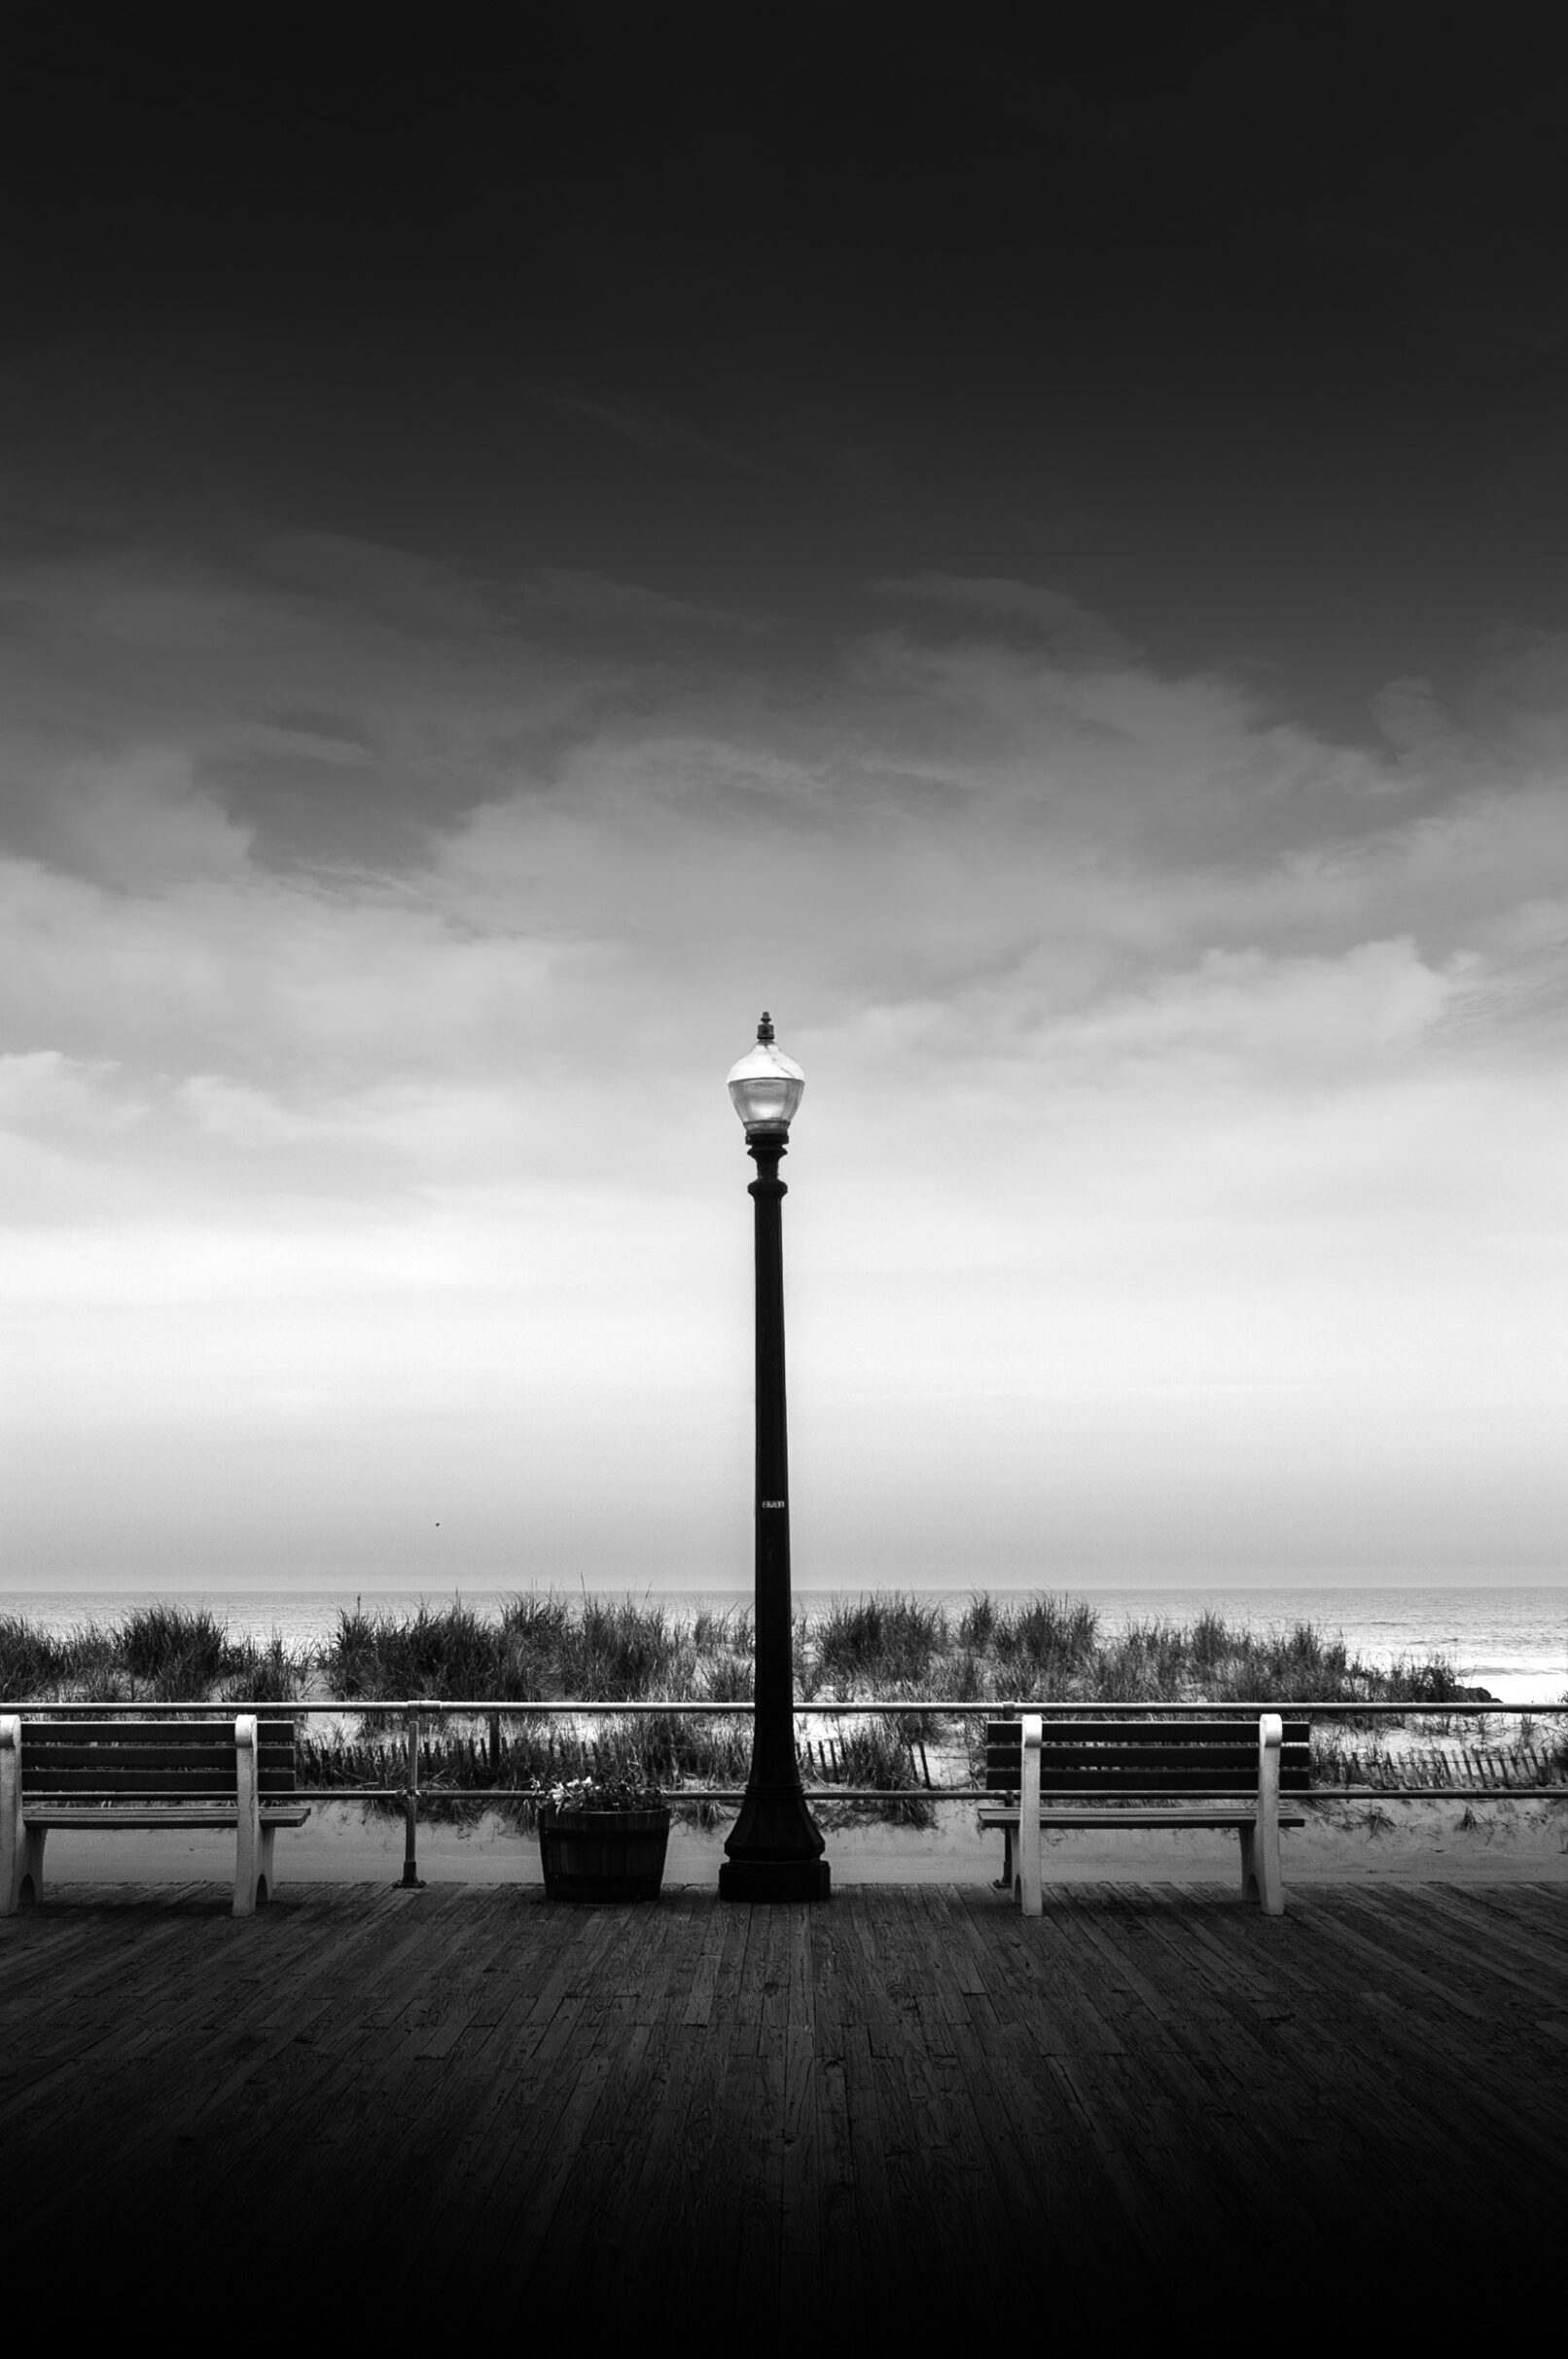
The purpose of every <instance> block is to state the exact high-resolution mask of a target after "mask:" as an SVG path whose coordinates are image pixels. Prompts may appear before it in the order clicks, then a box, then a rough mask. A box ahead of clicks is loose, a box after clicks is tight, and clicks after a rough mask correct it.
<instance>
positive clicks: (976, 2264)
mask: <svg viewBox="0 0 1568 2359" xmlns="http://www.w3.org/2000/svg"><path fill="white" fill-rule="evenodd" d="M1290 1904H1291V1905H1290V1913H1289V1914H1288V1915H1287V1916H1286V1917H1285V1918H1283V1919H1282V1920H1279V1921H1276V1922H1270V1921H1268V1920H1267V1919H1265V1918H1263V1917H1261V1916H1259V1915H1258V1914H1257V1913H1255V1912H1252V1911H1249V1910H1244V1909H1242V1908H1241V1907H1240V1906H1239V1905H1238V1904H1237V1902H1236V1900H1235V1898H1234V1897H1233V1894H1232V1893H1231V1891H1230V1890H1229V1888H1224V1889H1222V1888H1220V1887H1219V1886H1215V1887H1212V1888H1211V1887H1207V1886H1193V1885H1185V1886H1175V1885H1163V1886H1161V1885H1126V1884H1099V1885H1078V1886H1075V1887H1070V1888H1060V1887H1058V1888H1056V1889H1054V1890H1051V1891H1048V1895H1047V1900H1046V1913H1045V1916H1044V1919H1043V1920H1042V1921H1040V1922H1038V1923H1031V1922H1027V1921H1025V1920H1024V1919H1022V1918H1020V1917H1019V1916H1018V1915H1017V1914H1016V1912H1015V1911H1013V1910H1012V1909H1011V1908H1009V1907H1007V1906H1006V1905H1004V1904H1003V1903H1002V1902H1001V1901H1000V1900H999V1899H997V1898H995V1897H994V1896H993V1895H991V1894H989V1893H988V1892H986V1891H984V1890H983V1889H982V1890H973V1889H969V1888H959V1887H956V1886H942V1885H927V1886H921V1887H900V1888H889V1887H881V1888H876V1887H866V1888H861V1889H858V1890H852V1891H844V1892H841V1893H839V1894H838V1895H837V1897H836V1898H835V1900H834V1901H833V1902H832V1904H831V1905H830V1906H829V1907H827V1908H823V1909H818V1910H808V1909H775V1910H771V1911H769V1910H763V1909H758V1910H751V1909H746V1908H733V1907H731V1908H725V1907H722V1906H720V1905H719V1903H718V1902H717V1901H716V1900H715V1899H714V1898H713V1896H712V1895H711V1894H710V1893H709V1892H706V1891H695V1890H691V1889H684V1890H678V1891H674V1892H667V1893H666V1894H665V1896H664V1899H663V1901H662V1902H661V1903H660V1904H659V1905H657V1906H647V1907H642V1908H598V1909H573V1908H567V1907H562V1906H552V1905H550V1904H548V1903H547V1902H545V1901H544V1900H543V1899H542V1898H541V1897H540V1895H539V1894H538V1893H537V1892H536V1891H532V1890H523V1889H508V1888H505V1887H502V1888H496V1887H488V1888H475V1887H471V1886H461V1885H445V1886H440V1887H437V1886H433V1887H432V1888H431V1889H429V1890H428V1891H425V1892H423V1893H399V1892H394V1891H391V1890H385V1889H374V1888H371V1887H368V1886H365V1885H338V1886H333V1885H314V1886H310V1887H295V1888H294V1889H293V1890H292V1891H291V1890H290V1889H289V1888H288V1887H287V1886H285V1887H284V1890H283V1893H282V1894H281V1896H280V1898H279V1900H278V1901H277V1902H275V1903H274V1904H273V1906H272V1907H271V1908H270V1909H268V1910H267V1911H265V1912H262V1913H261V1914H260V1915H259V1916H257V1917H256V1918H255V1919H253V1920H251V1921H250V1922H248V1923H235V1922H234V1921H232V1919H231V1918H230V1916H229V1915H228V1914H227V1913H226V1907H227V1902H226V1896H225V1895H224V1894H223V1893H221V1892H220V1890H219V1889H218V1888H217V1887H216V1886H212V1885H203V1886H196V1887H187V1888H184V1889H174V1888H168V1889H160V1890H156V1891H153V1890H148V1889H145V1888H138V1887H130V1886H118V1887H110V1886H101V1887H100V1886H80V1885H79V1886H74V1887H72V1886H56V1887H55V1897H54V1898H53V1900H52V1902H51V1904H50V1906H49V1907H48V1908H46V1909H44V1910H41V1911H34V1912H27V1913H24V1914H23V1915H22V1916H20V1917H18V1918H15V1919H12V1920H9V1921H6V1922H5V1923H3V1924H0V2131H3V2144H0V2152H3V2154H4V2156H5V2158H6V2188H7V2194H6V2204H7V2227H8V2232H9V2233H8V2236H7V2244H8V2249H9V2254H10V2260H9V2269H10V2273H11V2285H12V2290H13V2293H15V2291H16V2288H17V2286H18V2281H19V2280H18V2270H20V2269H21V2268H22V2265H21V2263H20V2261H19V2259H18V2256H19V2255H21V2254H23V2253H26V2254H29V2255H31V2256H32V2257H33V2264H32V2265H33V2266H38V2267H41V2268H42V2269H43V2270H44V2272H45V2274H46V2275H47V2276H56V2278H57V2272H58V2271H59V2270H61V2269H62V2267H65V2266H67V2263H68V2265H69V2270H70V2273H69V2277H68V2279H67V2280H66V2288H65V2290H67V2291H68V2295H69V2301H70V2305H71V2306H70V2310H69V2313H62V2315H64V2314H70V2315H72V2316H75V2317H82V2316H84V2315H88V2314H90V2312H91V2308H92V2303H93V2300H94V2298H96V2299H97V2300H99V2301H101V2304H102V2305H103V2308H104V2311H105V2314H106V2315H109V2316H116V2317H119V2318H121V2319H122V2320H128V2319H129V2318H130V2317H131V2316H132V2315H133V2313H134V2312H135V2311H136V2310H137V2309H139V2308H141V2307H145V2308H146V2309H147V2310H148V2312H149V2314H155V2313H156V2314H161V2315H162V2316H163V2317H164V2318H165V2319H167V2318H168V2316H169V2315H170V2314H171V2312H172V2310H173V2309H175V2308H187V2307H189V2305H192V2304H194V2303H196V2302H200V2303H205V2302H207V2301H209V2300H232V2299H233V2298H234V2293H235V2287H236V2283H239V2282H243V2283H244V2284H246V2285H247V2286H249V2287H253V2289H254V2298H255V2299H256V2300H257V2301H259V2302H261V2303H262V2305H263V2309H264V2311H265V2312H267V2314H275V2315H277V2316H279V2317H286V2316H287V2315H289V2314H290V2313H291V2312H295V2313H297V2314H298V2315H299V2316H300V2317H301V2318H302V2319H305V2318H308V2319H310V2320H312V2321H313V2322H314V2323H316V2324H326V2323H328V2322H329V2321H330V2320H331V2318H332V2317H334V2316H338V2315H340V2316H341V2317H342V2318H343V2319H344V2320H345V2321H349V2320H354V2319H358V2320H360V2321H362V2322H365V2323H367V2324H368V2323H371V2322H376V2323H384V2322H385V2321H386V2320H387V2319H388V2318H396V2319H399V2320H403V2321H407V2322H411V2321H412V2320H413V2319H414V2318H415V2317H416V2316H417V2315H418V2314H419V2313H420V2311H421V2309H422V2308H423V2307H424V2306H428V2308H429V2310H430V2312H431V2314H432V2315H434V2316H437V2317H440V2318H443V2319H445V2321H446V2322H447V2323H448V2324H449V2325H452V2326H454V2327H455V2326H457V2325H459V2324H460V2323H461V2322H463V2321H464V2320H471V2321H474V2322H476V2323H478V2322H480V2321H482V2320H486V2319H490V2318H493V2317H494V2316H496V2315H498V2314H499V2315H500V2316H502V2317H510V2318H512V2319H513V2320H514V2322H515V2324H516V2327H517V2333H518V2336H519V2337H521V2336H522V2335H523V2334H524V2332H525V2328H526V2322H527V2321H529V2320H530V2319H531V2320H532V2321H533V2322H534V2324H535V2325H538V2324H540V2323H542V2322H544V2321H546V2320H549V2319H551V2318H552V2317H555V2316H561V2317H564V2316H566V2315H568V2314H569V2313H570V2308H571V2305H573V2304H580V2305H581V2307H580V2308H579V2309H578V2310H577V2313H576V2314H577V2316H578V2318H579V2322H580V2331H581V2334H582V2336H583V2338H584V2340H583V2341H582V2342H581V2344H580V2347H583V2348H587V2349H593V2348H596V2347H598V2337H599V2336H600V2335H601V2334H603V2335H604V2336H606V2337H608V2336H609V2335H610V2334H611V2333H612V2330H619V2331H621V2332H623V2333H624V2332H627V2331H633V2332H634V2331H636V2330H637V2328H638V2325H639V2323H640V2324H641V2327H642V2328H643V2330H644V2331H646V2330H647V2328H648V2327H649V2325H650V2323H651V2321H653V2320H654V2319H656V2318H658V2317H659V2316H660V2315H661V2314H663V2313H665V2312H666V2311H667V2313H668V2314H669V2315H670V2316H672V2317H675V2318H678V2319H679V2320H680V2321H681V2322H682V2324H683V2327H684V2328H687V2329H691V2330H693V2331H695V2330H696V2329H698V2328H707V2327H719V2326H725V2325H728V2324H730V2323H731V2321H736V2322H742V2323H743V2322H747V2321H750V2322H753V2323H756V2322H759V2321H760V2322H761V2324H762V2327H763V2329H764V2332H763V2334H762V2337H761V2346H764V2347H771V2345H772V2343H773V2341H775V2340H776V2341H779V2342H781V2343H789V2344H799V2343H801V2342H802V2341H804V2342H807V2343H815V2344H819V2345H820V2344H821V2343H822V2342H823V2341H824V2340H826V2341H827V2343H828V2346H829V2347H832V2346H833V2344H834V2343H835V2342H837V2341H838V2340H839V2339H840V2337H842V2338H848V2337H849V2336H851V2335H853V2336H854V2337H855V2338H856V2339H859V2337H860V2336H861V2335H862V2334H866V2335H869V2336H870V2335H875V2336H879V2335H880V2334H881V2333H882V2332H884V2331H891V2330H894V2329H896V2330H897V2331H899V2332H901V2333H906V2334H909V2333H910V2332H912V2333H913V2334H914V2336H915V2338H916V2339H919V2338H920V2337H921V2336H922V2335H930V2334H931V2333H934V2332H936V2331H937V2330H938V2329H939V2328H942V2329H944V2330H945V2328H947V2327H948V2326H949V2325H951V2324H952V2323H953V2322H954V2321H955V2320H959V2319H967V2320H968V2321H969V2322H970V2323H971V2324H972V2325H973V2326H974V2328H975V2329H976V2330H977V2331H981V2330H984V2329H985V2328H987V2327H993V2328H994V2327H995V2326H997V2325H999V2324H1001V2323H1004V2322H1005V2323H1012V2321H1013V2320H1014V2319H1015V2318H1016V2317H1022V2316H1024V2315H1025V2314H1029V2313H1032V2314H1033V2315H1035V2316H1036V2317H1037V2318H1040V2319H1042V2320H1044V2319H1045V2318H1046V2317H1047V2315H1048V2314H1049V2316H1050V2317H1051V2320H1053V2321H1055V2322H1056V2323H1058V2324H1067V2323H1070V2322H1071V2321H1072V2320H1073V2319H1074V2317H1075V2315H1078V2314H1079V2313H1082V2314H1083V2315H1084V2316H1087V2317H1088V2318H1099V2319H1101V2320H1102V2321H1103V2320H1104V2319H1106V2318H1108V2317H1112V2316H1114V2317H1117V2318H1120V2319H1122V2320H1123V2321H1124V2322H1131V2321H1133V2320H1135V2319H1137V2318H1139V2317H1142V2316H1144V2315H1146V2314H1149V2313H1151V2312H1152V2313H1153V2314H1155V2315H1163V2314H1170V2315H1172V2316H1173V2317H1174V2316H1175V2315H1176V2314H1177V2312H1178V2311H1182V2312H1186V2311H1188V2310H1189V2309H1190V2308H1191V2305H1194V2304H1197V2305H1200V2308H1201V2312H1202V2314H1203V2315H1205V2316H1206V2317H1208V2318H1209V2319H1211V2320H1212V2322H1213V2323H1214V2324H1215V2325H1216V2326H1217V2327H1225V2326H1227V2325H1230V2326H1235V2325H1239V2324H1240V2323H1241V2320H1240V2318H1239V2317H1238V2315H1237V2311H1236V2306H1235V2305H1236V2304H1237V2303H1238V2302H1242V2301H1244V2300H1245V2299H1246V2298H1247V2295H1248V2291H1249V2285H1250V2281H1251V2278H1252V2277H1254V2276H1257V2277H1259V2278H1266V2276H1267V2275H1268V2273H1269V2272H1270V2271H1272V2272H1273V2273H1274V2284H1275V2295H1276V2298H1278V2299H1279V2301H1280V2307H1279V2313H1278V2314H1279V2316H1280V2318H1281V2321H1282V2323H1284V2324H1285V2325H1287V2326H1295V2325H1299V2324H1301V2323H1303V2322H1306V2321H1309V2320H1313V2319H1316V2320H1317V2322H1318V2323H1319V2324H1323V2323H1326V2322H1327V2320H1328V2318H1329V2316H1330V2314H1331V2309H1332V2305H1334V2304H1335V2303H1337V2302H1340V2301H1343V2300H1347V2299H1349V2298H1350V2289H1351V2283H1352V2278H1353V2277H1355V2276H1356V2275H1357V2273H1358V2272H1365V2271H1368V2270H1371V2271H1373V2272H1374V2273H1377V2274H1379V2275H1380V2277H1381V2281H1382V2288H1383V2291H1384V2293H1385V2294H1387V2295H1388V2296H1389V2297H1390V2298H1393V2299H1396V2300H1398V2301H1400V2302H1401V2304H1402V2305H1405V2306H1408V2307H1410V2308H1412V2309H1413V2311H1414V2312H1415V2313H1416V2314H1418V2315H1423V2316H1425V2315H1429V2314H1431V2305H1432V2302H1433V2297H1434V2296H1436V2297H1437V2298H1438V2307H1439V2310H1440V2311H1441V2313H1442V2314H1443V2316H1444V2317H1451V2313H1452V2305H1453V2303H1454V2301H1455V2300H1456V2299H1457V2298H1458V2297H1459V2296H1461V2295H1463V2294H1464V2293H1466V2292H1467V2291H1473V2290H1474V2289H1475V2287H1476V2285H1477V2281H1478V2276H1479V2278H1480V2280H1481V2281H1482V2283H1483V2288H1484V2290H1487V2291H1488V2292H1491V2291H1495V2292H1496V2294H1497V2297H1498V2299H1499V2300H1500V2301H1501V2302H1502V2303H1503V2304H1504V2305H1505V2306H1507V2305H1508V2304H1509V2303H1511V2302H1512V2301H1513V2299H1514V2297H1515V2296H1516V2295H1520V2294H1522V2293H1523V2292H1524V2290H1526V2289H1527V2287H1528V2285H1529V2283H1530V2282H1531V2279H1532V2277H1533V2276H1535V2275H1536V2274H1538V2273H1539V2272H1541V2271H1544V2270H1548V2269H1549V2267H1553V2266H1554V2265H1553V2264H1551V2263H1550V2255H1551V2254H1552V2253H1553V2252H1554V2251H1555V2250H1556V2248H1557V2244H1558V2240H1559V2238H1560V2233H1561V2221H1562V2216H1563V2214H1562V2205H1563V2199H1564V2196H1565V2194H1568V2165H1565V2161H1564V2157H1565V2154H1568V1885H1565V1884H1564V1883H1557V1884H1551V1885H1549V1884H1536V1885H1521V1884H1507V1885H1503V1884H1500V1885H1493V1886H1477V1885H1474V1884H1471V1885H1466V1886H1463V1887H1460V1886H1457V1885H1455V1886H1446V1887H1444V1886H1435V1885H1430V1884H1428V1885H1422V1886H1417V1887H1408V1886H1407V1887H1404V1888H1396V1887H1395V1886H1393V1885H1392V1884H1391V1885H1389V1886H1388V1887H1386V1888H1384V1887H1367V1886H1359V1887H1357V1888H1355V1889H1351V1888H1348V1887H1332V1888H1326V1887H1321V1886H1320V1887H1316V1888H1306V1889H1303V1888H1300V1887H1298V1888H1297V1889H1296V1890H1295V1891H1293V1892H1292V1894H1291V1896H1290ZM46 2257H47V2258H46ZM23 2273H29V2272H28V2271H26V2270H24V2271H23ZM250 2298H251V2295H250V2294H249V2293H247V2295H246V2296H245V2297H244V2299H245V2301H247V2302H248V2301H249V2299H250ZM1365 2298H1366V2296H1365V2293H1364V2292H1362V2291H1361V2290H1360V2289H1359V2288H1358V2291H1357V2294H1356V2299H1358V2301H1361V2300H1365ZM563 2303H564V2304H565V2305H567V2306H566V2308H564V2309H563V2308H562V2305H563ZM84 2304H86V2305H87V2306H86V2308H84ZM193 2314H194V2313H193ZM208 2314H209V2315H210V2313H208ZM1358 2314H1361V2315H1365V2313H1364V2312H1359V2313H1358ZM753 2346H754V2347H757V2346H758V2342H757V2339H756V2338H755V2337H754V2342H753Z"/></svg>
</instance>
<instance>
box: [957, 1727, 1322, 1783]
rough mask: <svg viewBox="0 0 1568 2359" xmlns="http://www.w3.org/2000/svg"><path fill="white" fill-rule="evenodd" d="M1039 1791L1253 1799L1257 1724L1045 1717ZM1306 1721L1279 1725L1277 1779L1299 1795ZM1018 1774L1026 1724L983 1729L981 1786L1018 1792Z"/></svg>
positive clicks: (1307, 1762)
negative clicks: (1205, 1794) (1280, 1740)
mask: <svg viewBox="0 0 1568 2359" xmlns="http://www.w3.org/2000/svg"><path fill="white" fill-rule="evenodd" d="M1042 1718H1043V1724H1044V1725H1043V1728H1042V1733H1041V1744H1040V1791H1041V1792H1042V1794H1115V1793H1118V1792H1121V1793H1126V1794H1137V1793H1145V1794H1194V1793H1202V1792H1205V1791H1206V1792H1208V1793H1211V1794H1256V1793H1257V1791H1258V1723H1257V1721H1256V1720H1255V1719H1254V1720H1068V1719H1067V1718H1065V1716H1064V1717H1063V1718H1061V1719H1059V1720H1058V1719H1056V1718H1054V1717H1053V1716H1052V1715H1051V1713H1049V1712H1048V1713H1045V1714H1044V1715H1043V1716H1042ZM1310 1768H1311V1749H1310V1742H1309V1732H1308V1726H1307V1723H1306V1722H1305V1721H1304V1720H1287V1721H1286V1722H1285V1723H1284V1741H1283V1743H1282V1744H1281V1746H1280V1756H1279V1782H1280V1786H1281V1788H1282V1789H1284V1790H1286V1791H1293V1792H1299V1791H1300V1790H1301V1788H1302V1787H1304V1786H1306V1785H1307V1784H1308V1783H1309V1782H1310ZM1022 1775H1023V1723H1022V1721H1021V1720H1012V1719H1009V1720H992V1721H988V1722H987V1723H986V1727H985V1783H986V1785H987V1787H988V1788H989V1789H990V1790H991V1791H992V1792H999V1793H1007V1794H1016V1792H1017V1791H1018V1787H1019V1785H1020V1783H1021V1781H1022Z"/></svg>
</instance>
